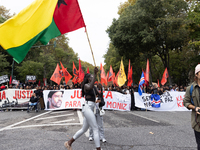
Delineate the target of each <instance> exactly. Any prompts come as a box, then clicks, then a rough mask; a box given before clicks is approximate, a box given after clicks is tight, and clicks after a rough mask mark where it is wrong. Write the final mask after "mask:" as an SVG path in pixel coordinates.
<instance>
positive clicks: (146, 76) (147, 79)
mask: <svg viewBox="0 0 200 150" xmlns="http://www.w3.org/2000/svg"><path fill="white" fill-rule="evenodd" d="M146 81H147V82H146ZM145 82H146V83H147V85H148V84H149V59H147V66H146V75H145Z"/></svg>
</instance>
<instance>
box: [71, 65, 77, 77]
mask: <svg viewBox="0 0 200 150" xmlns="http://www.w3.org/2000/svg"><path fill="white" fill-rule="evenodd" d="M72 72H73V75H74V76H78V70H77V69H76V66H75V64H74V62H73V70H72Z"/></svg>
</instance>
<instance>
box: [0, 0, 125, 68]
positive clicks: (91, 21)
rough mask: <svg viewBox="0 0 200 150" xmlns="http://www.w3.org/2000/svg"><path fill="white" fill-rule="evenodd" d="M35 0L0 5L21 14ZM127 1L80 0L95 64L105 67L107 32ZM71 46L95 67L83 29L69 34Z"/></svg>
mask: <svg viewBox="0 0 200 150" xmlns="http://www.w3.org/2000/svg"><path fill="white" fill-rule="evenodd" d="M33 1H34V0H0V5H3V6H5V7H6V9H10V13H11V14H13V13H19V12H20V11H21V10H22V9H23V8H25V7H26V6H28V5H29V4H31V3H32V2H33ZM125 1H127V0H78V2H79V5H80V8H81V12H82V15H83V18H84V21H85V24H86V28H87V32H88V36H89V40H90V43H91V47H92V50H93V54H94V59H95V63H96V65H97V66H100V63H102V64H103V65H104V64H105V63H104V58H103V55H104V54H106V51H107V49H108V47H109V43H110V39H109V37H108V34H107V33H106V30H107V28H108V27H109V26H111V25H112V21H113V19H114V18H116V19H117V18H118V17H119V15H118V14H117V12H118V6H119V5H120V3H123V2H125ZM67 37H68V38H69V46H70V47H71V48H72V49H73V50H74V51H75V53H78V57H79V58H80V59H81V60H82V61H86V62H88V63H90V64H92V65H94V61H93V57H92V54H91V49H90V46H89V42H88V39H87V35H86V33H85V29H84V28H81V29H78V30H76V31H73V32H70V33H67Z"/></svg>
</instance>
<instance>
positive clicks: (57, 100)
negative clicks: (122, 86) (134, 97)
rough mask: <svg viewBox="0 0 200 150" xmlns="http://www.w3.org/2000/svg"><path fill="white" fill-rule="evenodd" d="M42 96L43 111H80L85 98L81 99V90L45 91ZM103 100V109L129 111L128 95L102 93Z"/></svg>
mask: <svg viewBox="0 0 200 150" xmlns="http://www.w3.org/2000/svg"><path fill="white" fill-rule="evenodd" d="M43 94H44V96H43V97H44V102H45V110H59V109H75V108H78V109H82V104H83V103H84V102H85V98H83V97H81V89H72V90H51V91H50V90H45V91H43ZM54 94H55V95H54ZM104 100H105V106H104V107H103V109H111V110H120V111H130V102H131V96H130V95H124V94H121V93H118V92H113V91H112V92H111V91H104Z"/></svg>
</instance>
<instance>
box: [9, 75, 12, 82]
mask: <svg viewBox="0 0 200 150" xmlns="http://www.w3.org/2000/svg"><path fill="white" fill-rule="evenodd" d="M9 84H12V76H10V81H9Z"/></svg>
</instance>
